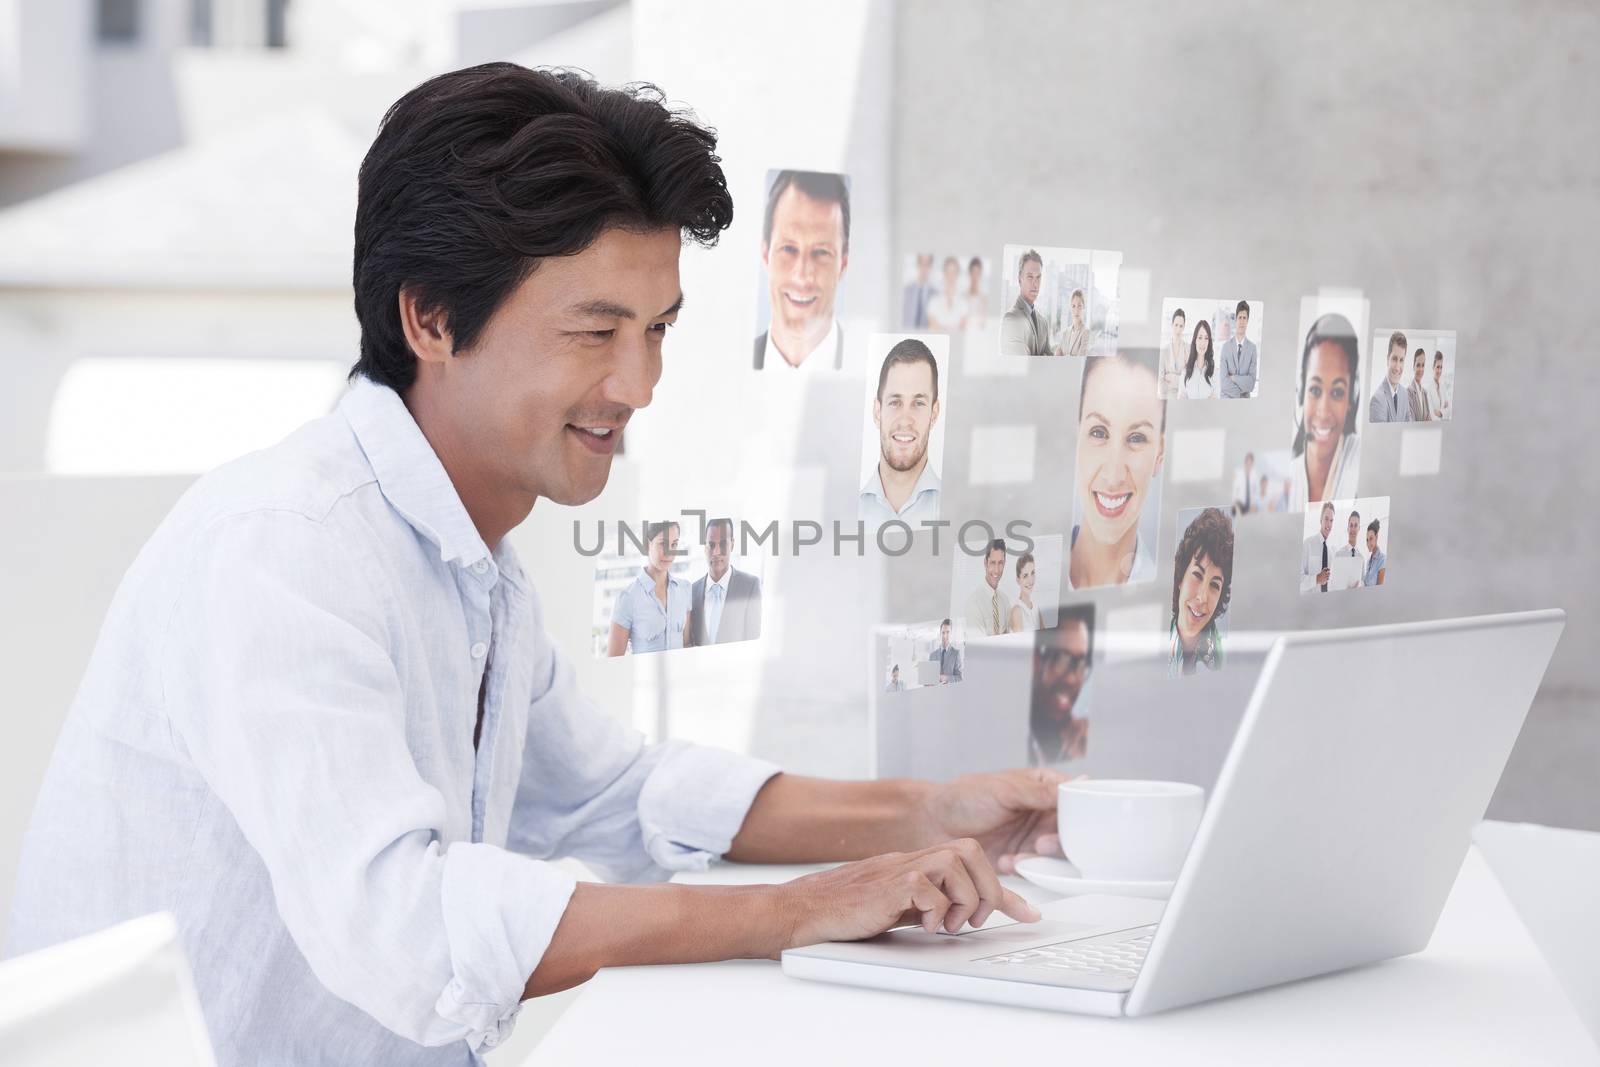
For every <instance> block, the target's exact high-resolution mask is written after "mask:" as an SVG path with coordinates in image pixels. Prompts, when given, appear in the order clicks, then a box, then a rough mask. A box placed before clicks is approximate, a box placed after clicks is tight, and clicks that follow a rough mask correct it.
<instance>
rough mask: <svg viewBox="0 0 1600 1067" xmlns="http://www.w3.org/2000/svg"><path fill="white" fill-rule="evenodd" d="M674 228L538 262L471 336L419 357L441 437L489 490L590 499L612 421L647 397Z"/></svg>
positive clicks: (599, 483)
mask: <svg viewBox="0 0 1600 1067" xmlns="http://www.w3.org/2000/svg"><path fill="white" fill-rule="evenodd" d="M681 244H682V240H681V238H680V235H679V233H678V231H677V229H675V228H666V229H660V230H652V231H650V232H648V233H642V234H641V233H630V232H628V231H626V230H620V229H610V230H606V231H605V232H604V233H602V234H601V235H600V237H599V239H598V240H596V241H595V243H594V244H592V245H590V246H589V247H588V248H586V249H584V250H583V251H582V252H579V253H578V254H576V255H572V256H556V257H553V258H550V259H546V260H543V261H542V262H540V264H539V265H538V268H537V269H536V270H534V272H533V273H532V274H530V275H529V276H528V278H527V279H526V280H525V281H523V282H522V284H521V285H519V286H518V287H517V288H516V289H514V290H513V291H512V292H511V294H510V295H509V296H508V297H507V298H506V300H505V302H504V303H503V304H501V306H500V307H499V308H498V309H497V310H496V311H495V313H494V314H493V315H492V316H491V317H490V319H489V322H488V323H487V324H486V326H485V327H484V329H483V331H482V333H480V334H479V335H478V340H477V342H476V343H475V344H474V345H473V347H472V348H470V349H463V350H461V351H460V352H459V353H457V354H456V355H455V356H453V357H451V358H449V359H445V360H442V361H432V360H419V361H418V364H417V382H416V384H415V385H413V386H412V387H411V389H410V390H408V391H407V398H408V400H409V399H410V398H411V397H413V396H414V395H415V393H416V391H419V390H426V391H427V392H429V393H430V394H433V395H432V396H431V397H430V403H431V404H433V405H434V406H436V407H437V408H439V409H440V410H441V411H443V412H445V413H446V414H447V417H448V419H449V420H450V422H451V424H452V426H451V430H450V434H451V437H452V439H453V441H454V442H455V443H456V444H457V446H458V447H461V448H463V449H464V450H466V451H468V452H469V453H470V455H471V456H472V457H473V458H474V461H475V462H478V463H481V464H483V468H482V470H481V471H479V472H476V473H475V477H477V478H479V479H481V480H483V481H485V482H487V483H489V484H490V485H491V486H493V487H494V488H496V489H497V490H501V491H506V492H514V493H522V494H527V495H528V496H529V497H530V499H529V501H528V503H529V504H530V506H531V504H532V498H535V497H544V498H546V499H549V500H553V501H555V502H556V503H558V504H582V503H585V502H587V501H589V500H593V499H594V498H595V496H597V495H598V494H599V492H600V490H601V489H602V488H604V486H605V484H606V478H607V476H608V475H609V474H610V471H611V457H612V454H613V452H614V451H615V450H616V447H617V441H618V439H619V437H620V436H621V431H622V427H623V426H624V425H625V424H626V423H627V421H628V418H629V417H630V416H631V415H632V414H633V412H634V410H635V409H636V408H642V407H644V406H645V405H646V404H648V403H650V396H651V391H652V390H653V389H654V388H655V384H656V382H657V381H659V380H660V378H661V348H662V338H663V337H665V336H666V331H667V326H668V325H669V324H670V323H672V322H674V321H675V320H676V319H677V315H678V311H677V309H678V306H679V304H680V303H682V300H683V296H682V292H681V291H680V290H679V288H678V249H679V247H680V245H681Z"/></svg>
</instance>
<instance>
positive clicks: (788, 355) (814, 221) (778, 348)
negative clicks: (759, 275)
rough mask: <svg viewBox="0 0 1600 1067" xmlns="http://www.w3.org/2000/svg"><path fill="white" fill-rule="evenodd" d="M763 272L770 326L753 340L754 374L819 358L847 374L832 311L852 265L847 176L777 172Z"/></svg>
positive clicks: (764, 236)
mask: <svg viewBox="0 0 1600 1067" xmlns="http://www.w3.org/2000/svg"><path fill="white" fill-rule="evenodd" d="M761 265H762V266H763V267H765V268H766V271H767V303H768V306H769V308H770V309H771V319H770V325H769V326H768V327H767V332H766V333H763V334H762V335H761V336H760V337H757V338H756V343H755V366H756V370H760V369H761V368H762V367H779V366H788V367H803V366H806V365H807V361H808V359H809V358H810V357H811V355H812V354H813V353H816V352H821V353H822V354H823V355H824V357H831V358H832V366H833V368H834V370H838V369H839V368H840V367H843V366H844V334H843V330H842V328H841V327H840V325H839V321H838V319H836V318H835V317H834V304H835V302H836V300H837V298H838V293H839V283H840V282H842V281H843V280H844V272H845V268H847V267H848V266H849V265H850V186H849V184H848V181H847V179H846V178H845V176H844V175H842V174H828V173H825V172H821V171H811V170H786V171H781V172H779V174H778V176H777V177H776V178H774V179H773V181H772V186H771V188H769V189H768V190H767V211H766V215H765V217H764V218H763V220H762V225H761ZM811 365H812V366H815V364H814V363H813V364H811Z"/></svg>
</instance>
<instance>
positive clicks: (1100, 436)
mask: <svg viewBox="0 0 1600 1067" xmlns="http://www.w3.org/2000/svg"><path fill="white" fill-rule="evenodd" d="M1158 377H1159V372H1158V370H1157V362H1156V355H1155V353H1154V352H1148V353H1144V352H1140V353H1135V352H1121V353H1119V354H1117V355H1115V356H1097V357H1090V358H1089V359H1088V360H1087V361H1086V362H1085V363H1084V367H1083V389H1082V392H1081V393H1080V394H1079V400H1078V433H1077V440H1076V446H1075V447H1076V455H1077V459H1076V468H1077V469H1076V477H1075V486H1076V488H1075V493H1074V499H1073V513H1074V519H1073V526H1072V539H1071V541H1070V544H1071V549H1070V552H1069V556H1068V566H1067V576H1066V581H1065V583H1064V584H1065V587H1066V588H1067V589H1090V588H1093V587H1095V586H1101V585H1125V584H1130V583H1134V582H1148V581H1152V580H1154V578H1155V576H1156V563H1155V555H1154V553H1155V542H1156V523H1157V522H1159V521H1160V514H1161V478H1160V475H1161V462H1162V460H1163V459H1164V458H1165V455H1166V430H1167V403H1166V401H1164V400H1160V399H1157V397H1156V382H1157V380H1158ZM1141 527H1144V529H1143V530H1141Z"/></svg>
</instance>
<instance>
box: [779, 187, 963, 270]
mask: <svg viewBox="0 0 1600 1067" xmlns="http://www.w3.org/2000/svg"><path fill="white" fill-rule="evenodd" d="M789 189H798V190H800V191H801V192H802V193H805V194H806V195H807V196H809V197H810V198H811V199H813V200H821V201H822V202H823V203H825V204H838V205H839V218H840V220H841V221H842V222H843V223H844V247H843V248H841V249H840V251H841V252H848V251H850V186H849V183H847V182H846V181H845V179H844V175H843V174H832V173H829V172H828V171H822V170H784V171H779V172H778V176H777V177H776V178H774V179H772V187H771V188H770V189H768V190H767V214H766V217H765V218H764V219H763V220H762V222H761V243H762V244H764V245H770V244H771V243H772V216H773V215H775V214H777V211H778V199H779V198H780V197H781V196H783V194H784V193H785V192H786V191H788V190H789ZM927 255H928V262H929V263H930V264H931V263H932V262H933V254H932V253H931V252H930V253H928V254H927ZM921 257H922V253H918V259H920V258H921Z"/></svg>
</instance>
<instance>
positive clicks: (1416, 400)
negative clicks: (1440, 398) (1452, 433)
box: [1406, 348, 1433, 422]
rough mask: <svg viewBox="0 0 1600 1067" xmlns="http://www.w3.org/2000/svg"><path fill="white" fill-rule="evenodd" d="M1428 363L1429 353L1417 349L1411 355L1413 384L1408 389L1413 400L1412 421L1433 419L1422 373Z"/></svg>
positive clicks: (1407, 391)
mask: <svg viewBox="0 0 1600 1067" xmlns="http://www.w3.org/2000/svg"><path fill="white" fill-rule="evenodd" d="M1427 365H1428V353H1427V351H1426V350H1425V349H1421V348H1419V349H1417V350H1416V352H1415V353H1413V354H1412V356H1411V368H1412V376H1411V385H1410V386H1409V387H1408V388H1407V389H1406V393H1407V394H1408V395H1409V398H1410V401H1411V421H1412V422H1429V421H1431V420H1432V419H1433V412H1432V410H1431V407H1432V405H1431V404H1430V403H1429V400H1428V387H1427V386H1426V385H1424V384H1422V374H1423V371H1424V369H1425V368H1426V367H1427Z"/></svg>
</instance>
